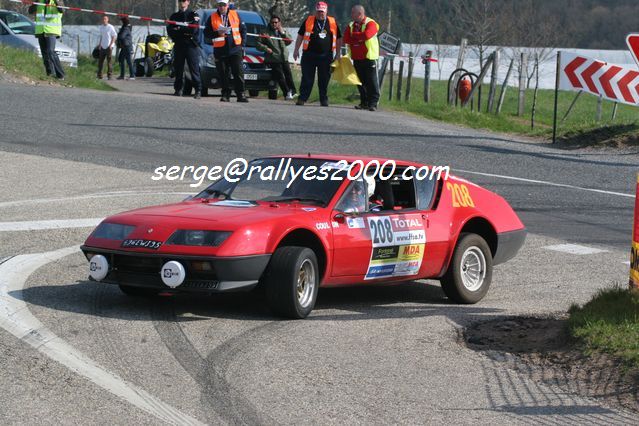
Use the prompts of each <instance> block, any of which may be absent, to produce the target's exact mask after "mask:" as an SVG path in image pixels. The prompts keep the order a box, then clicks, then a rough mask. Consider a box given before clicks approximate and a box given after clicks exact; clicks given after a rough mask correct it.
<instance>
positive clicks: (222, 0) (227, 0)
mask: <svg viewBox="0 0 639 426" xmlns="http://www.w3.org/2000/svg"><path fill="white" fill-rule="evenodd" d="M220 3H223V4H229V0H217V4H220Z"/></svg>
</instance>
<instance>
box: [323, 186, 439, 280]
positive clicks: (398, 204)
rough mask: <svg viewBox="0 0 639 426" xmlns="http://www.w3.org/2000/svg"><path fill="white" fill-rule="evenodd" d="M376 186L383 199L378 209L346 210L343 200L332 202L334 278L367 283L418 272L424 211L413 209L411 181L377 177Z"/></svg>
mask: <svg viewBox="0 0 639 426" xmlns="http://www.w3.org/2000/svg"><path fill="white" fill-rule="evenodd" d="M376 187H377V188H376V189H378V191H377V192H379V193H380V194H381V195H382V196H383V197H384V204H383V205H382V206H381V208H380V209H379V211H368V212H362V213H359V212H355V213H349V212H345V209H341V208H340V206H341V205H343V203H342V201H343V199H342V201H340V203H338V204H337V207H336V211H335V212H334V219H337V220H335V221H336V222H337V223H338V224H339V226H338V227H335V226H334V227H333V241H334V252H333V276H337V277H339V276H354V277H355V276H356V277H357V278H358V279H361V280H364V281H368V280H380V279H388V278H397V277H412V276H416V275H418V274H419V272H420V269H421V267H422V262H423V259H424V253H425V250H426V247H425V245H426V229H425V222H424V219H423V215H422V213H421V212H420V211H419V210H418V209H417V208H416V207H417V206H416V197H415V188H414V185H413V184H412V182H407V181H401V180H388V181H377V182H376ZM346 195H347V191H346V192H345V196H346ZM340 222H341V223H340Z"/></svg>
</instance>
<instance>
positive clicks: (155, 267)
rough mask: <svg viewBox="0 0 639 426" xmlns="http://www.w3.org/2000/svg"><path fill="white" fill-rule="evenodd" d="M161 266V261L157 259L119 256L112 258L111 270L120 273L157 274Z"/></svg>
mask: <svg viewBox="0 0 639 426" xmlns="http://www.w3.org/2000/svg"><path fill="white" fill-rule="evenodd" d="M163 264H164V262H163V260H162V259H160V258H158V257H143V256H123V255H120V254H116V255H114V256H113V269H115V270H117V271H120V272H131V273H136V274H158V273H159V272H160V269H162V265H163Z"/></svg>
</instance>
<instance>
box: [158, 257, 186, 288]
mask: <svg viewBox="0 0 639 426" xmlns="http://www.w3.org/2000/svg"><path fill="white" fill-rule="evenodd" d="M160 275H161V276H162V282H163V283H164V284H166V285H167V286H168V287H171V288H176V287H178V286H180V285H181V284H182V283H183V282H184V279H185V278H186V270H185V269H184V266H183V265H182V264H181V263H180V262H176V261H175V260H171V261H169V262H166V263H165V264H164V266H162V271H160Z"/></svg>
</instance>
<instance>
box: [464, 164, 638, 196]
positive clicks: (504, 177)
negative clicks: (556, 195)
mask: <svg viewBox="0 0 639 426" xmlns="http://www.w3.org/2000/svg"><path fill="white" fill-rule="evenodd" d="M453 171H454V172H460V173H468V174H471V175H479V176H489V177H496V178H500V179H508V180H516V181H519V182H528V183H538V184H541V185H548V186H557V187H560V188H568V189H577V190H579V191H588V192H596V193H599V194H607V195H617V196H619V197H628V198H636V197H635V195H634V194H625V193H623V192H614V191H604V190H603V189H595V188H586V187H583V186H575V185H568V184H565V183H555V182H548V181H545V180H535V179H525V178H519V177H514V176H505V175H495V174H492V173H482V172H471V171H469V170H460V169H455V170H453Z"/></svg>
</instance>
